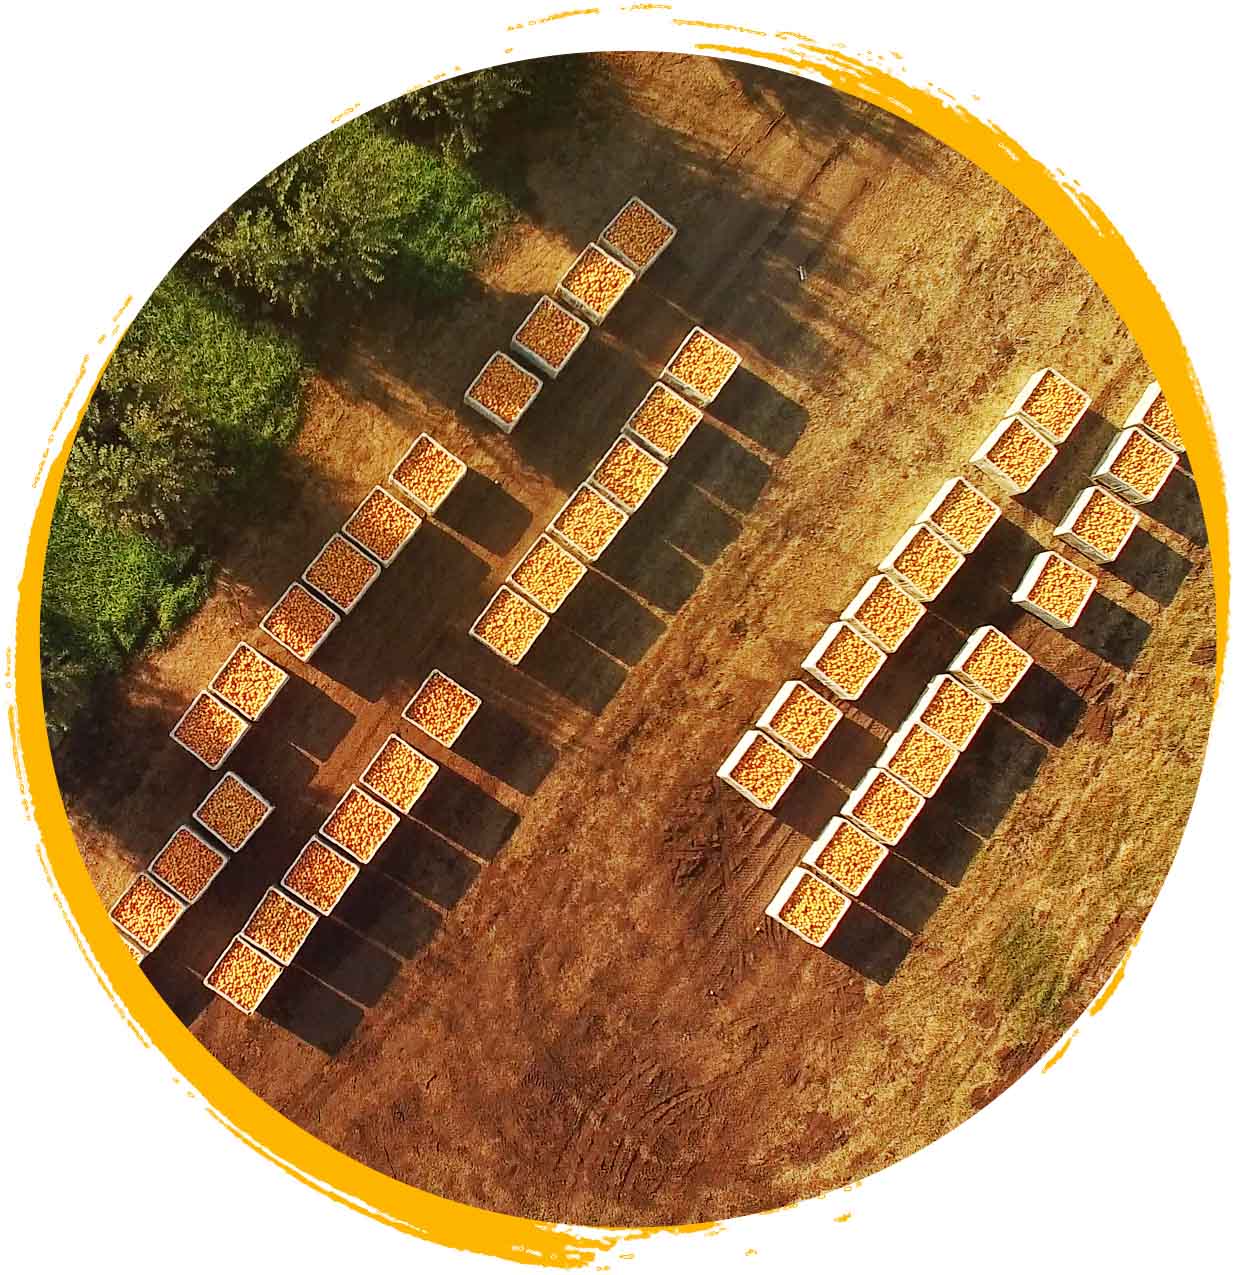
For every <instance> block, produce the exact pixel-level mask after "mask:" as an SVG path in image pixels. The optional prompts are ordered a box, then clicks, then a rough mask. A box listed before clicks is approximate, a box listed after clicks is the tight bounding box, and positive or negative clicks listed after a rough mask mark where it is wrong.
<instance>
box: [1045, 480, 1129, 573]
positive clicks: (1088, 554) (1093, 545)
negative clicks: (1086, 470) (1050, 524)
mask: <svg viewBox="0 0 1242 1275" xmlns="http://www.w3.org/2000/svg"><path fill="white" fill-rule="evenodd" d="M1138 522H1139V515H1138V510H1137V509H1131V508H1130V506H1129V505H1127V504H1126V503H1125V501H1123V500H1118V499H1117V497H1116V496H1112V495H1110V494H1109V493H1108V492H1107V491H1105V490H1104V488H1103V487H1088V488H1086V489H1085V490H1084V491H1080V492H1079V493H1078V495H1077V496H1076V497H1075V499H1074V503H1073V504H1072V505H1071V506H1070V507H1069V512H1068V513H1066V515H1065V517H1064V518H1063V519H1062V520H1061V522H1060V523H1059V524H1058V525H1057V528H1056V531H1055V532H1054V533H1053V534H1054V535H1057V536H1059V537H1060V538H1061V539H1062V540H1064V541H1065V543H1066V544H1068V545H1072V546H1073V547H1074V548H1075V549H1077V550H1078V552H1079V553H1081V554H1082V555H1083V557H1085V558H1090V559H1091V561H1092V562H1098V563H1101V564H1102V563H1106V562H1115V561H1116V560H1117V558H1118V556H1119V555H1120V554H1121V551H1122V549H1124V548H1125V546H1126V542H1127V541H1128V540H1129V539H1130V536H1131V535H1132V534H1133V533H1134V529H1135V527H1137V526H1138Z"/></svg>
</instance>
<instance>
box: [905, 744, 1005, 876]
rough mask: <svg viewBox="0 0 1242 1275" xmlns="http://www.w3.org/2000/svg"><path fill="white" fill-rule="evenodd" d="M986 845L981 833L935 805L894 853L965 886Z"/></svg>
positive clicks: (927, 808) (925, 810)
mask: <svg viewBox="0 0 1242 1275" xmlns="http://www.w3.org/2000/svg"><path fill="white" fill-rule="evenodd" d="M958 764H959V765H960V764H961V763H960V762H959V763H958ZM937 795H939V794H937ZM985 844H986V842H985V841H984V840H983V838H982V837H980V836H979V835H978V834H977V833H974V832H971V831H970V829H968V828H964V827H962V825H961V824H960V823H958V822H957V820H956V819H954V818H953V817H952V816H951V815H950V814H949V813H948V812H947V811H945V810H943V809H941V808H939V807H938V806H937V805H936V804H935V803H934V802H932V803H929V804H928V805H925V806H924V807H923V809H922V810H921V811H920V812H919V814H918V816H917V817H916V818H915V820H914V822H913V823H912V824H911V825H910V827H909V828H908V829H907V831H906V835H905V836H904V837H902V839H901V841H900V842H898V844H897V848H896V850H895V852H894V853H896V854H899V855H900V856H901V857H902V858H903V859H908V860H909V861H910V862H911V863H913V864H916V865H917V866H918V867H920V868H922V869H923V871H924V872H930V873H931V874H932V876H934V877H939V879H940V880H941V881H945V882H947V883H948V884H949V885H961V883H962V881H963V880H964V879H965V877H966V873H967V870H968V869H969V868H970V865H971V864H972V863H973V862H974V860H975V856H976V855H977V854H978V853H979V851H980V850H982V849H983V847H984V845H985Z"/></svg>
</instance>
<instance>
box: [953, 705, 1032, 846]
mask: <svg viewBox="0 0 1242 1275" xmlns="http://www.w3.org/2000/svg"><path fill="white" fill-rule="evenodd" d="M1047 755H1048V749H1047V748H1046V747H1045V746H1044V745H1043V744H1041V743H1039V742H1038V741H1037V740H1034V739H1031V737H1030V736H1029V735H1027V734H1025V733H1024V732H1023V731H1020V730H1019V729H1018V728H1017V727H1016V726H1014V725H1013V724H1012V723H1010V722H1007V721H1006V720H1005V719H1004V718H1003V717H1000V716H998V715H997V714H996V713H992V714H990V715H989V716H988V718H987V720H986V721H985V722H984V723H983V725H982V726H981V727H980V728H979V733H978V734H977V735H976V736H975V738H974V740H973V741H972V742H971V745H970V748H969V749H968V750H967V751H966V752H964V753H963V754H962V755H961V757H959V758H958V760H957V763H956V765H955V766H954V767H953V769H952V770H951V771H950V772H949V775H948V778H946V779H945V781H944V784H943V785H942V787H941V789H940V791H939V792H938V793H937V794H936V795H935V797H933V798H932V801H934V802H936V803H937V805H939V806H941V807H942V808H943V809H945V810H948V811H951V812H952V815H953V818H954V819H955V820H956V821H957V822H958V823H960V824H961V825H962V826H963V827H964V828H967V829H969V830H970V831H971V832H975V833H978V835H979V836H981V837H990V836H991V835H992V834H993V833H994V832H995V831H996V829H997V828H998V827H999V826H1000V823H1001V820H1002V819H1004V817H1005V816H1006V815H1007V814H1008V813H1009V810H1010V808H1011V807H1012V806H1013V804H1014V802H1015V801H1017V799H1018V797H1019V796H1020V795H1021V794H1022V793H1023V792H1025V791H1026V790H1027V789H1028V788H1029V787H1030V786H1031V784H1032V783H1034V782H1035V776H1036V774H1037V773H1038V771H1039V768H1040V766H1041V765H1043V762H1044V758H1045V757H1047Z"/></svg>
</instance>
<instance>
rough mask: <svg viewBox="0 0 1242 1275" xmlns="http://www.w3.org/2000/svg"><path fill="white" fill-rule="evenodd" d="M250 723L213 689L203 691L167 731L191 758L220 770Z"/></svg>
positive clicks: (210, 768)
mask: <svg viewBox="0 0 1242 1275" xmlns="http://www.w3.org/2000/svg"><path fill="white" fill-rule="evenodd" d="M249 729H250V723H249V722H248V721H247V720H246V719H245V718H244V717H243V716H242V715H241V714H240V713H235V712H234V711H233V710H232V709H231V708H229V707H228V705H227V704H224V703H222V702H221V701H220V700H218V699H217V698H216V697H215V696H214V695H212V694H211V692H210V691H200V692H199V693H198V694H197V695H196V696H195V697H194V699H193V700H192V701H191V702H190V706H189V708H187V709H186V710H185V712H184V713H182V714H181V716H180V717H179V718H178V719H177V724H176V725H175V726H174V727H173V728H172V730H170V731H169V732H168V733H169V735H171V736H172V739H173V741H174V742H175V743H177V744H180V745H181V747H182V748H184V749H185V751H186V752H187V753H189V754H190V756H191V757H197V758H198V760H199V761H201V762H202V763H203V765H204V766H206V767H207V768H208V769H209V770H219V769H220V767H221V766H222V765H223V764H224V761H225V759H226V758H227V757H228V755H229V754H230V753H231V752H232V751H233V749H234V748H236V747H237V745H238V744H240V743H241V739H242V736H243V735H244V734H245V733H246V732H247V731H248V730H249Z"/></svg>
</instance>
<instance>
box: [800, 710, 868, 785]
mask: <svg viewBox="0 0 1242 1275" xmlns="http://www.w3.org/2000/svg"><path fill="white" fill-rule="evenodd" d="M883 751H884V743H883V741H882V740H880V739H878V738H877V737H876V736H875V735H873V734H872V733H871V731H869V730H866V729H864V728H863V727H862V726H860V725H859V724H858V723H857V722H854V721H851V720H850V719H849V718H848V717H843V718H842V719H841V720H840V721H839V722H838V723H837V724H836V726H834V727H833V729H832V734H831V735H829V736H828V738H827V739H826V740H824V742H823V744H821V745H820V748H819V751H818V752H817V753H816V754H815V756H814V757H812V758H811V765H812V766H814V767H815V768H816V769H817V770H822V771H823V772H824V774H826V775H827V776H829V778H831V779H835V780H836V781H837V783H839V784H841V785H842V786H843V787H844V788H845V789H846V790H847V791H848V790H849V789H851V788H853V787H854V786H855V784H857V783H858V781H859V780H860V779H861V778H862V777H863V776H864V775H865V774H866V773H867V771H868V770H870V769H871V767H872V766H874V765H875V763H876V759H877V758H878V757H879V755H880V754H881V753H882V752H883Z"/></svg>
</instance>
